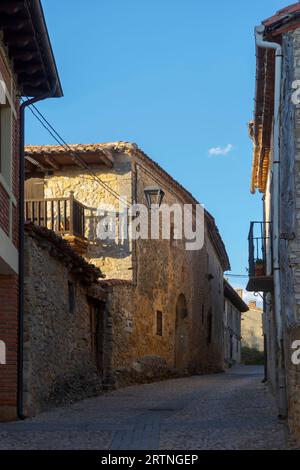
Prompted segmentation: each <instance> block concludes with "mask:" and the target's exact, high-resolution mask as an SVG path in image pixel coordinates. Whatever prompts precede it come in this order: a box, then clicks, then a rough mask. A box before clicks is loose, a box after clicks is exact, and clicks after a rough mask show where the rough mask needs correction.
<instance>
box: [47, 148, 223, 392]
mask: <svg viewBox="0 0 300 470" xmlns="http://www.w3.org/2000/svg"><path fill="white" fill-rule="evenodd" d="M114 147H116V148H118V145H114ZM129 147H130V149H131V150H130V151H132V153H130V152H129V151H128V148H129ZM128 148H127V152H125V151H124V152H123V151H120V150H119V151H115V150H112V156H113V161H114V166H113V168H111V169H108V168H106V167H104V166H98V167H96V166H94V167H93V171H94V172H96V174H97V176H98V177H99V178H100V179H101V181H105V182H106V183H107V184H108V185H109V186H110V188H112V189H113V190H114V191H115V192H116V193H118V194H120V195H121V196H123V197H124V196H126V197H128V200H129V202H131V200H134V201H136V202H137V203H141V204H146V203H147V201H146V198H145V194H144V190H145V188H147V187H153V186H155V187H157V186H159V187H160V188H161V189H163V191H164V193H165V196H164V200H163V203H165V204H168V205H170V206H171V205H172V204H174V203H177V204H180V205H181V206H183V204H184V203H189V204H191V203H192V202H191V201H194V200H193V198H192V196H191V195H188V193H186V192H185V190H183V188H179V185H176V183H175V182H174V181H173V180H172V178H170V177H169V175H167V174H165V173H163V174H162V171H161V170H160V169H159V167H155V168H153V162H152V161H151V160H150V159H149V158H143V157H139V155H140V154H141V153H142V152H140V153H139V155H138V156H137V155H136V153H134V152H135V151H134V149H135V147H134V146H133V145H128ZM106 150H107V151H108V150H109V146H106ZM143 155H144V154H143ZM71 191H73V192H74V197H75V199H77V200H79V201H80V202H81V203H83V204H84V205H85V206H87V207H88V208H89V210H90V216H89V217H88V222H87V234H88V238H89V247H88V250H87V253H86V254H85V258H86V259H87V260H88V261H89V262H93V263H94V264H95V265H96V266H98V267H100V268H101V270H102V272H103V273H104V274H105V275H106V281H105V283H106V285H107V288H108V289H109V291H110V295H109V300H108V302H107V310H108V314H109V318H110V321H111V325H112V344H113V347H112V357H111V361H112V363H111V365H112V369H113V371H114V373H113V377H112V380H113V381H115V382H116V383H119V384H122V383H127V382H128V381H129V382H130V381H143V380H146V381H147V380H150V379H151V380H153V379H157V378H164V377H165V376H173V375H174V374H177V373H178V372H176V371H180V374H185V373H187V372H188V373H197V372H200V373H201V372H217V371H220V370H223V366H224V331H223V327H224V325H223V302H224V296H223V291H224V289H223V267H222V264H221V259H220V256H219V255H218V253H217V250H216V247H215V245H214V241H213V239H212V235H211V233H210V231H209V229H208V227H207V226H206V227H205V229H204V231H205V236H204V238H205V243H204V247H203V249H202V250H199V251H187V250H186V249H185V242H184V241H179V240H173V239H170V240H162V239H161V240H137V241H135V242H132V243H124V244H123V245H122V244H117V243H114V242H113V243H111V242H106V243H103V242H101V241H99V240H98V238H97V233H96V230H95V226H96V223H97V218H96V217H95V214H96V210H97V208H98V207H99V206H100V205H103V203H106V204H111V205H112V206H114V207H117V208H118V205H117V204H118V201H117V200H116V198H115V197H114V196H113V195H112V194H111V193H110V192H109V191H107V190H105V189H104V188H103V187H102V186H101V185H100V184H99V182H96V181H95V179H94V178H93V177H92V176H91V175H90V174H88V173H87V172H84V171H83V170H80V169H78V170H74V169H68V168H67V167H64V168H63V169H62V170H61V171H54V174H53V175H49V176H47V177H46V178H45V197H47V198H53V197H66V196H68V194H69V193H70V192H71ZM116 279H117V280H119V281H120V282H109V281H114V280H116ZM161 322H162V331H159V329H160V327H161V325H159V324H158V323H161ZM150 364H152V366H151V367H150ZM149 369H151V373H150V372H149ZM175 369H176V370H175ZM126 381H127V382H126Z"/></svg>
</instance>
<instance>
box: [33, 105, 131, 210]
mask: <svg viewBox="0 0 300 470" xmlns="http://www.w3.org/2000/svg"><path fill="white" fill-rule="evenodd" d="M29 110H30V112H31V113H32V114H33V116H34V117H35V118H36V119H37V120H38V121H39V123H40V124H41V125H42V126H43V127H44V129H46V131H47V132H48V133H49V134H50V135H51V137H52V138H53V139H54V140H55V142H57V143H58V145H59V146H61V147H64V148H65V149H66V150H68V151H70V152H71V155H72V156H73V157H75V158H76V159H78V161H79V162H80V163H81V165H83V166H84V168H85V169H86V170H87V171H88V172H89V173H90V175H91V176H93V178H94V179H95V180H96V181H97V182H98V183H99V184H100V185H101V186H102V188H104V189H105V190H106V191H107V192H109V193H110V194H111V195H112V196H114V197H115V198H116V199H118V200H119V201H121V202H122V203H123V204H125V205H126V206H127V207H131V204H130V203H129V202H128V201H127V199H125V198H124V197H123V196H121V194H119V193H118V192H117V191H115V190H114V189H112V188H111V187H110V186H109V185H108V184H106V183H105V182H104V181H103V180H102V179H101V178H99V176H98V175H97V174H96V173H95V172H94V171H93V170H92V169H91V168H90V167H89V165H88V164H87V163H86V162H85V161H84V160H83V159H82V158H81V156H80V155H79V153H78V152H76V151H74V150H73V149H72V148H71V147H70V146H69V144H68V143H67V142H66V141H65V140H64V138H63V137H62V136H61V135H60V134H59V133H58V132H57V131H56V130H55V129H54V127H53V126H52V125H51V124H50V122H49V121H48V120H47V119H46V118H45V116H44V115H43V114H42V113H41V112H40V111H39V110H38V108H37V107H36V106H34V105H32V106H29Z"/></svg>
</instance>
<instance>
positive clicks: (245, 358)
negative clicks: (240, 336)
mask: <svg viewBox="0 0 300 470" xmlns="http://www.w3.org/2000/svg"><path fill="white" fill-rule="evenodd" d="M242 364H244V365H245V366H263V365H264V364H265V354H264V352H262V351H259V350H258V349H256V348H250V347H249V346H243V347H242Z"/></svg>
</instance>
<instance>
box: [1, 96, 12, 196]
mask: <svg viewBox="0 0 300 470" xmlns="http://www.w3.org/2000/svg"><path fill="white" fill-rule="evenodd" d="M11 172H12V111H11V107H10V106H9V105H3V104H2V105H0V173H1V176H2V177H3V179H4V180H5V183H6V184H7V186H8V187H9V188H10V187H11Z"/></svg>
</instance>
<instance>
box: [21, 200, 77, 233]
mask: <svg viewBox="0 0 300 470" xmlns="http://www.w3.org/2000/svg"><path fill="white" fill-rule="evenodd" d="M85 209H86V208H85V206H84V205H83V204H81V203H80V202H78V201H77V200H76V199H75V198H74V194H73V193H71V194H70V196H69V197H68V198H54V199H42V200H38V199H31V200H26V201H25V220H26V221H28V222H33V223H34V224H37V225H40V226H42V227H47V228H49V229H50V230H53V231H54V232H56V233H57V234H59V235H69V236H71V237H79V238H81V239H83V240H85V238H86V237H85Z"/></svg>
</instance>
